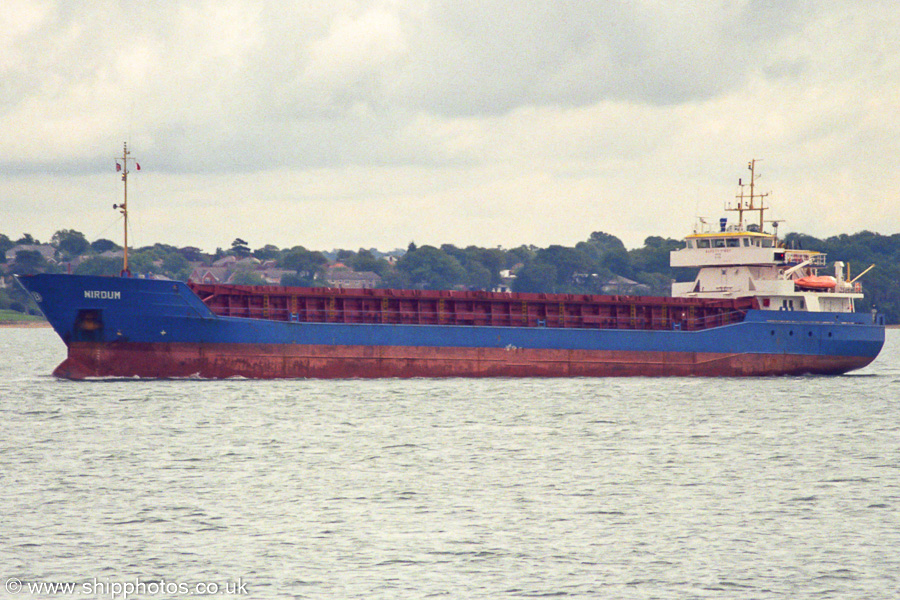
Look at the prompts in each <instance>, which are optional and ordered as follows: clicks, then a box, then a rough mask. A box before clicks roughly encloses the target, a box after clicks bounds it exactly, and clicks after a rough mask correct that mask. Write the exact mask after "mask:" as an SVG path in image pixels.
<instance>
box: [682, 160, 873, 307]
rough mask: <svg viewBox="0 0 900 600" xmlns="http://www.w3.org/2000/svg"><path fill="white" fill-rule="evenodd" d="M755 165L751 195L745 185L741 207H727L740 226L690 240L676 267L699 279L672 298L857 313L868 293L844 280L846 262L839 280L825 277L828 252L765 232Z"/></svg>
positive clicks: (722, 225)
mask: <svg viewBox="0 0 900 600" xmlns="http://www.w3.org/2000/svg"><path fill="white" fill-rule="evenodd" d="M755 162H756V161H755V160H754V161H750V165H749V166H750V184H749V185H750V195H749V196H745V195H744V194H743V187H744V186H743V185H742V186H741V194H740V195H739V196H738V197H737V204H736V205H732V206H727V207H726V210H729V211H735V212H738V213H739V218H738V222H737V223H736V224H731V225H730V224H728V222H727V220H726V219H721V220H720V222H719V231H709V230H708V227H703V225H705V224H702V225H701V228H700V230H695V231H694V233H693V234H691V235H689V236H687V237H686V238H685V247H684V248H682V249H681V250H675V251H673V252H672V253H671V254H670V258H669V262H670V264H671V266H673V267H695V268H699V269H700V271H699V272H698V273H697V278H696V279H695V280H694V281H692V282H685V283H674V284H672V295H673V296H676V297H696V298H739V297H744V296H756V297H757V298H758V299H759V306H760V308H762V309H764V310H801V311H812V312H819V311H824V312H853V310H854V306H853V301H854V300H855V299H857V298H862V297H863V294H862V293H861V289H860V286H859V284H858V283H855V281H856V280H853V281H848V280H847V279H848V278H847V277H845V276H844V263H842V262H835V263H834V275H833V276H827V275H826V276H820V275H819V274H818V270H819V269H820V268H822V267H825V265H826V261H825V254H822V253H821V252H814V251H809V250H794V249H788V248H784V247H783V244H782V243H781V242H780V241H779V240H778V236H777V235H776V234H774V233H767V232H765V231H764V228H763V226H764V225H765V223H766V222H765V221H764V220H763V213H764V212H765V210H766V208H767V207H766V206H765V205H764V204H763V199H764V198H765V196H766V194H754V191H753V186H754V179H755V174H754V167H755ZM757 202H759V203H758V204H757ZM745 212H758V213H759V224H756V223H749V224H748V223H745V222H744V218H743V217H744V213H745ZM775 225H776V226H777V223H775ZM703 229H706V230H703ZM867 270H868V269H867ZM857 279H859V277H857Z"/></svg>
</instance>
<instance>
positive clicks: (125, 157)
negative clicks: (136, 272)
mask: <svg viewBox="0 0 900 600" xmlns="http://www.w3.org/2000/svg"><path fill="white" fill-rule="evenodd" d="M130 155H131V152H129V151H128V142H125V143H124V144H123V145H122V156H121V157H116V159H115V161H116V171H117V172H118V171H121V172H122V183H123V184H124V197H123V199H122V204H113V210H118V211H119V212H121V213H122V217H124V233H125V236H124V237H125V246H124V248H125V251H124V254H123V259H122V275H124V276H126V277H127V276H129V275H131V271H129V270H128V173H129V172H130V171H129V170H128V161H129V160H133V161H134V164H135V167H137V170H138V171H140V170H141V165H140V164H139V163H138V162H137V159H135V158H130ZM120 158H121V161H122V164H119V160H120Z"/></svg>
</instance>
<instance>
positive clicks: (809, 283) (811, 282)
mask: <svg viewBox="0 0 900 600" xmlns="http://www.w3.org/2000/svg"><path fill="white" fill-rule="evenodd" d="M794 285H796V286H797V287H798V288H801V289H804V290H833V289H834V288H836V287H837V279H835V278H834V277H832V276H831V275H810V276H808V277H801V278H800V279H795V280H794Z"/></svg>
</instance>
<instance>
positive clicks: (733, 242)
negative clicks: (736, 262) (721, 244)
mask: <svg viewBox="0 0 900 600" xmlns="http://www.w3.org/2000/svg"><path fill="white" fill-rule="evenodd" d="M740 244H741V240H740V239H739V238H728V239H727V240H725V245H727V246H728V247H729V248H737V247H738V246H740Z"/></svg>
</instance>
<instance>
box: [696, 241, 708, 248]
mask: <svg viewBox="0 0 900 600" xmlns="http://www.w3.org/2000/svg"><path fill="white" fill-rule="evenodd" d="M697 247H698V248H709V240H697Z"/></svg>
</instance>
